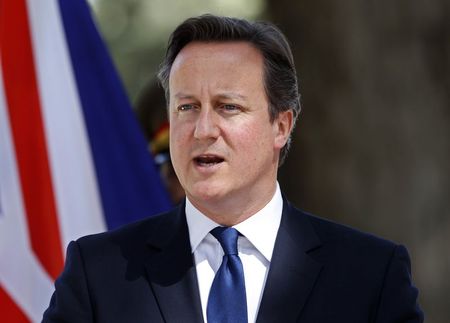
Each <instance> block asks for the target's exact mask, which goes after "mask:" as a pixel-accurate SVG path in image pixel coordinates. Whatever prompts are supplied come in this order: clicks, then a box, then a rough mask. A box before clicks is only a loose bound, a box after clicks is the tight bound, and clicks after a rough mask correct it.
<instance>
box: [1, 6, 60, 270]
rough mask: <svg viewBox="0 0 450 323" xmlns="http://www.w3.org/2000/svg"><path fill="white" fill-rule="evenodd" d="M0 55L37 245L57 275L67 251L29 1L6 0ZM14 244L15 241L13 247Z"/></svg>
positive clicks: (45, 263)
mask: <svg viewBox="0 0 450 323" xmlns="http://www.w3.org/2000/svg"><path fill="white" fill-rule="evenodd" d="M2 4H3V6H2V8H1V11H0V24H1V26H0V28H1V29H0V54H1V55H0V57H1V60H2V62H1V63H2V69H3V80H4V87H5V95H6V101H7V105H8V111H9V116H10V122H11V129H12V134H13V138H14V139H13V140H14V146H15V151H16V158H17V162H18V168H19V174H20V182H21V186H22V194H23V199H24V203H25V210H26V214H27V222H28V231H29V235H30V240H31V245H32V248H33V250H34V252H35V254H36V256H37V257H38V259H39V261H40V262H41V264H42V266H43V267H44V268H45V270H46V271H47V273H48V274H49V275H50V276H51V277H53V278H56V277H57V276H58V275H59V273H60V271H61V269H62V267H63V253H62V247H61V238H60V235H59V227H58V219H57V212H56V206H55V199H54V193H53V186H52V180H51V173H50V168H49V161H48V156H47V146H46V140H45V133H44V127H43V121H42V116H41V107H40V101H39V94H38V88H37V81H36V75H35V67H34V61H33V52H32V46H31V37H30V29H29V24H28V15H27V8H26V3H25V0H14V1H3V3H2ZM11 247H13V246H11Z"/></svg>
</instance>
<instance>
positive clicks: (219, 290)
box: [206, 227, 247, 323]
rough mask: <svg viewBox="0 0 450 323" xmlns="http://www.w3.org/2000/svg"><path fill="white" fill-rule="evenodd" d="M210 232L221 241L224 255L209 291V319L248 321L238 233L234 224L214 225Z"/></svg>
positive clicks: (217, 322)
mask: <svg viewBox="0 0 450 323" xmlns="http://www.w3.org/2000/svg"><path fill="white" fill-rule="evenodd" d="M211 234H212V235H213V236H214V237H215V238H216V239H217V240H218V241H219V242H220V245H221V246H222V249H223V251H224V255H223V260H222V264H221V265H220V268H219V270H218V271H217V273H216V276H215V277H214V281H213V283H212V286H211V291H210V292H209V297H208V306H207V309H206V316H207V317H208V323H247V298H246V296H245V280H244V270H243V268H242V262H241V259H240V258H239V255H238V250H237V238H238V235H239V233H238V232H237V230H236V229H234V228H228V227H217V228H215V229H213V230H212V231H211Z"/></svg>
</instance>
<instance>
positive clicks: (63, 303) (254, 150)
mask: <svg viewBox="0 0 450 323" xmlns="http://www.w3.org/2000/svg"><path fill="white" fill-rule="evenodd" d="M160 79H161V81H162V84H163V86H164V87H165V90H166V96H167V99H168V114H169V119H170V152H171V157H172V161H173V165H174V168H175V171H176V173H177V176H178V178H179V180H180V183H181V185H182V187H183V188H184V190H185V192H186V200H185V203H183V204H182V205H181V206H180V207H179V208H177V209H176V210H174V211H172V212H169V213H167V214H162V215H158V216H155V217H150V218H149V219H146V220H143V221H141V222H138V223H134V224H131V225H128V226H126V227H124V228H122V229H119V230H116V231H113V232H109V233H104V234H99V235H93V236H88V237H84V238H81V239H79V240H78V241H76V242H72V243H71V244H70V245H69V247H68V251H67V260H66V266H65V269H64V272H63V273H62V275H61V276H60V278H59V279H58V280H57V281H56V284H55V286H56V291H55V293H54V295H53V297H52V300H51V303H50V307H49V309H48V310H47V311H46V312H45V314H44V322H203V321H207V322H209V323H213V322H255V321H256V322H258V323H262V322H283V323H284V322H320V323H326V322H333V323H336V322H358V323H359V322H380V323H381V322H383V323H386V322H422V321H423V314H422V312H421V310H420V308H419V307H418V305H417V302H416V301H417V289H416V288H415V287H414V286H413V285H412V283H411V278H410V263H409V257H408V254H407V251H406V249H405V248H404V247H402V246H399V245H396V244H394V243H392V242H388V241H385V240H382V239H379V238H376V237H374V236H371V235H368V234H364V233H361V232H358V231H356V230H353V229H350V228H347V227H344V226H341V225H338V224H335V223H331V222H329V221H326V220H323V219H320V218H317V217H314V216H311V215H308V214H305V213H303V212H302V211H300V210H297V209H296V208H294V207H293V206H292V205H291V204H290V203H289V202H288V201H286V200H285V199H284V198H283V197H282V195H281V192H280V188H279V186H278V184H277V180H276V178H277V170H278V166H279V164H280V162H281V161H282V160H283V158H284V157H285V154H286V151H287V148H288V145H289V137H290V134H291V131H292V129H293V127H294V123H295V120H296V117H297V115H298V113H299V110H300V105H299V94H298V90H297V78H296V74H295V69H294V63H293V59H292V55H291V51H290V48H289V45H288V43H287V41H286V40H285V38H284V36H283V35H282V34H281V32H280V31H279V30H278V29H276V28H275V27H274V26H272V25H270V24H266V23H251V22H247V21H244V20H238V19H233V18H224V17H216V16H211V15H206V16H201V17H197V18H191V19H188V20H187V21H185V22H184V23H182V24H181V25H180V26H179V27H178V28H177V29H176V30H175V31H174V33H173V34H172V36H171V38H170V41H169V47H168V50H167V54H166V58H165V61H164V64H163V67H162V69H161V72H160ZM236 249H237V250H236Z"/></svg>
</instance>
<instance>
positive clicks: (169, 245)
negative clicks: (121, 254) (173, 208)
mask: <svg viewBox="0 0 450 323" xmlns="http://www.w3.org/2000/svg"><path fill="white" fill-rule="evenodd" d="M148 247H149V248H150V256H149V258H148V259H147V261H146V270H147V274H148V278H149V281H150V285H151V287H152V289H153V292H154V295H155V297H156V299H157V302H158V304H159V307H160V309H161V313H162V315H163V317H164V321H165V322H168V323H170V322H203V318H202V309H201V303H200V295H199V292H198V284H197V275H196V271H195V265H194V262H193V259H192V253H191V247H190V241H189V232H188V228H187V223H186V217H185V213H184V204H183V205H181V206H180V208H179V209H178V211H177V212H173V213H171V214H169V215H168V216H165V219H164V221H161V224H160V225H159V226H158V230H156V231H155V232H154V234H153V235H152V236H151V240H149V241H148Z"/></svg>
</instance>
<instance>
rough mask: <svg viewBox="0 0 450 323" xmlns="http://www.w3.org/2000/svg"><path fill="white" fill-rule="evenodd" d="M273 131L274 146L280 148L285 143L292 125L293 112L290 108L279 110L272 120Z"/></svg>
mask: <svg viewBox="0 0 450 323" xmlns="http://www.w3.org/2000/svg"><path fill="white" fill-rule="evenodd" d="M273 123H274V131H275V141H274V147H275V148H277V149H281V148H283V147H284V145H286V142H287V141H288V139H289V136H290V134H291V131H292V127H293V126H294V113H293V112H292V109H289V110H287V111H283V112H280V113H279V114H278V117H277V118H276V119H275V120H274V121H273Z"/></svg>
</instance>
